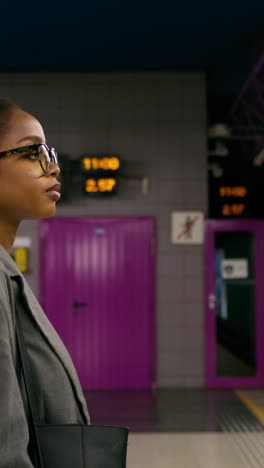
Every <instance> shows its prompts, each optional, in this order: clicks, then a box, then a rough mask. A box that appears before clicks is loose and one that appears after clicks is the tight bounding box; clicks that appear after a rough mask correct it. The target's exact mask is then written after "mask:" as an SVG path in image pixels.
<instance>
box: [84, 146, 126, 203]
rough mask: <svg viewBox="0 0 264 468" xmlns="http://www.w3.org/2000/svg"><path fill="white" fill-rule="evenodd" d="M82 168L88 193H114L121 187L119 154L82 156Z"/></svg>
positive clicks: (85, 188)
mask: <svg viewBox="0 0 264 468" xmlns="http://www.w3.org/2000/svg"><path fill="white" fill-rule="evenodd" d="M81 168H82V173H83V175H84V179H83V180H84V185H83V187H84V192H85V193H86V194H88V195H113V194H115V193H116V192H117V189H118V187H119V182H118V178H117V176H118V173H119V169H120V158H119V157H118V156H87V155H85V156H82V157H81Z"/></svg>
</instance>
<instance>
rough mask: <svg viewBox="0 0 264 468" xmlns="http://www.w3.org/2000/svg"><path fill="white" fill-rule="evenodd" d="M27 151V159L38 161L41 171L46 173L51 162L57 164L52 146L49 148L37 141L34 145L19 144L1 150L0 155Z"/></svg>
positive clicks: (56, 156) (56, 157)
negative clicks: (16, 146) (18, 146)
mask: <svg viewBox="0 0 264 468" xmlns="http://www.w3.org/2000/svg"><path fill="white" fill-rule="evenodd" d="M17 153H27V154H26V156H27V157H28V158H29V159H35V160H38V161H39V164H40V166H41V168H42V170H43V172H45V173H47V172H49V170H50V163H51V162H53V163H55V164H57V165H58V155H57V153H56V151H55V149H54V148H51V149H50V148H49V147H48V146H47V145H45V143H38V144H35V145H29V146H21V147H20V148H14V149H11V150H7V151H1V152H0V157H2V156H9V155H10V154H17Z"/></svg>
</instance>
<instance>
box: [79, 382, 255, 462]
mask: <svg viewBox="0 0 264 468" xmlns="http://www.w3.org/2000/svg"><path fill="white" fill-rule="evenodd" d="M85 397H86V400H87V403H88V407H89V411H90V415H91V420H92V423H94V424H106V425H108V424H109V425H124V426H128V427H129V429H130V434H129V444H128V456H127V468H178V467H180V468H220V467H221V468H264V389H254V390H253V389H252V390H251V389H250V390H249V389H243V390H242V389H236V390H206V389H186V390H185V389H181V390H178V389H175V390H174V389H173V390H171V389H170V390H165V389H164V390H156V391H154V392H144V391H101V392H100V391H99V392H91V391H87V392H85Z"/></svg>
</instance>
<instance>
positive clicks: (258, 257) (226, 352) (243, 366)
mask: <svg viewBox="0 0 264 468" xmlns="http://www.w3.org/2000/svg"><path fill="white" fill-rule="evenodd" d="M205 242H206V243H205V303H206V321H205V325H206V328H205V343H206V346H205V349H206V355H205V368H206V382H207V385H208V386H209V387H236V386H239V387H257V386H261V385H263V384H264V359H263V357H264V340H263V330H264V294H263V291H264V288H263V279H264V222H263V221H248V220H243V221H242V220H241V221H214V220H210V221H207V222H206V235H205Z"/></svg>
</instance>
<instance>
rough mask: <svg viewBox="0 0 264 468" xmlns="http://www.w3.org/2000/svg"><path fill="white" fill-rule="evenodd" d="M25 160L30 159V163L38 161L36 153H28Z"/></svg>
mask: <svg viewBox="0 0 264 468" xmlns="http://www.w3.org/2000/svg"><path fill="white" fill-rule="evenodd" d="M26 158H27V159H31V161H36V160H37V159H38V154H37V153H28V154H27V155H26Z"/></svg>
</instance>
